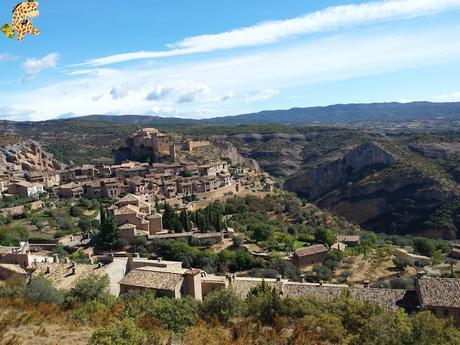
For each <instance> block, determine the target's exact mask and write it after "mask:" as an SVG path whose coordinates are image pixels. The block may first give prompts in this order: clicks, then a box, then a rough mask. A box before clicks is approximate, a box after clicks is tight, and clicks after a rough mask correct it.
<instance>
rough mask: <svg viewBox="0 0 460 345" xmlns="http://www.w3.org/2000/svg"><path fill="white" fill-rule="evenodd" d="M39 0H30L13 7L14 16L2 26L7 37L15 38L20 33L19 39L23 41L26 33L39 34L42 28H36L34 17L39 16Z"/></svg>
mask: <svg viewBox="0 0 460 345" xmlns="http://www.w3.org/2000/svg"><path fill="white" fill-rule="evenodd" d="M38 5H39V3H38V2H37V1H33V0H28V1H24V2H21V3H19V4H17V5H16V7H15V8H14V9H13V18H12V21H11V25H10V24H5V25H3V26H2V29H1V30H2V33H3V34H4V35H5V36H6V37H7V38H10V39H11V38H14V36H15V35H18V41H19V42H21V41H22V39H23V38H24V36H25V35H27V34H32V35H39V34H40V30H39V29H37V28H34V27H33V25H32V19H34V18H37V17H38V15H39V14H40V11H39V10H38Z"/></svg>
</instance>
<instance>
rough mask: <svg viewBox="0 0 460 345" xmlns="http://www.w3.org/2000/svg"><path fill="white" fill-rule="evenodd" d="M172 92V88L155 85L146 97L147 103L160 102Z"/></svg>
mask: <svg viewBox="0 0 460 345" xmlns="http://www.w3.org/2000/svg"><path fill="white" fill-rule="evenodd" d="M173 92H174V88H173V87H171V86H161V85H157V86H155V87H154V88H153V90H152V91H150V92H149V94H148V95H147V98H146V99H147V101H161V100H163V99H165V98H167V97H169V96H170V95H171V94H172V93H173Z"/></svg>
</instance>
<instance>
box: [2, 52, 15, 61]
mask: <svg viewBox="0 0 460 345" xmlns="http://www.w3.org/2000/svg"><path fill="white" fill-rule="evenodd" d="M15 59H16V57H15V56H13V55H11V54H8V53H0V62H8V61H13V60H15Z"/></svg>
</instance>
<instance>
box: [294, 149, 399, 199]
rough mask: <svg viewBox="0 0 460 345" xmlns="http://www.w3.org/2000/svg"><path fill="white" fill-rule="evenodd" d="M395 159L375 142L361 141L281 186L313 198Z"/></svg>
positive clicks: (385, 165) (383, 166)
mask: <svg viewBox="0 0 460 345" xmlns="http://www.w3.org/2000/svg"><path fill="white" fill-rule="evenodd" d="M395 163H396V159H395V157H394V155H393V154H392V153H390V152H388V151H387V150H385V149H383V148H382V147H380V146H378V145H377V144H375V143H368V144H363V145H359V146H357V147H354V148H353V149H351V151H349V152H348V153H347V154H345V155H344V156H343V157H342V158H339V159H335V160H332V161H328V162H321V163H318V165H317V166H314V167H310V168H308V170H307V171H306V172H304V173H302V174H300V175H297V176H294V177H292V178H290V179H288V180H287V181H286V183H285V188H286V189H288V190H289V191H292V192H295V193H297V194H298V195H299V196H301V197H303V198H306V199H308V200H316V199H318V198H319V197H320V196H322V195H324V194H326V193H328V192H330V191H332V190H333V189H335V188H337V187H339V186H341V185H344V184H346V183H348V182H351V181H353V180H355V179H357V178H359V177H361V176H363V175H365V174H366V173H367V172H370V171H372V170H380V169H383V168H385V167H388V166H391V165H393V164H395Z"/></svg>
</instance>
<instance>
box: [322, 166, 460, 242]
mask: <svg viewBox="0 0 460 345" xmlns="http://www.w3.org/2000/svg"><path fill="white" fill-rule="evenodd" d="M456 199H457V195H456V194H455V193H454V192H453V191H451V190H449V189H446V188H444V187H443V186H441V185H440V184H439V183H438V182H437V181H435V180H434V179H432V178H430V177H423V176H420V175H419V174H416V173H405V172H393V174H388V175H386V174H384V173H383V174H381V176H379V178H377V179H363V180H360V181H358V182H356V183H348V184H347V185H346V186H343V187H341V188H337V189H335V190H334V191H332V192H330V193H328V194H326V195H324V196H323V197H322V198H320V199H319V200H317V205H318V206H320V207H324V208H326V209H328V210H329V211H332V212H333V213H336V214H339V215H341V216H342V217H344V218H346V219H347V220H349V221H352V222H355V223H357V224H360V225H361V226H363V227H364V228H368V229H372V230H375V231H381V232H386V233H397V234H407V233H413V234H415V233H421V232H422V231H423V230H436V231H434V232H432V233H430V235H431V236H432V237H438V238H447V239H452V238H455V236H456V234H455V232H456V229H454V228H452V229H441V228H437V229H429V227H428V228H427V227H426V226H424V225H423V224H424V223H426V222H428V221H429V219H430V215H431V214H433V213H434V212H435V211H436V210H437V209H438V208H439V207H441V206H442V205H445V204H448V203H452V202H455V200H456ZM439 230H441V231H439Z"/></svg>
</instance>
